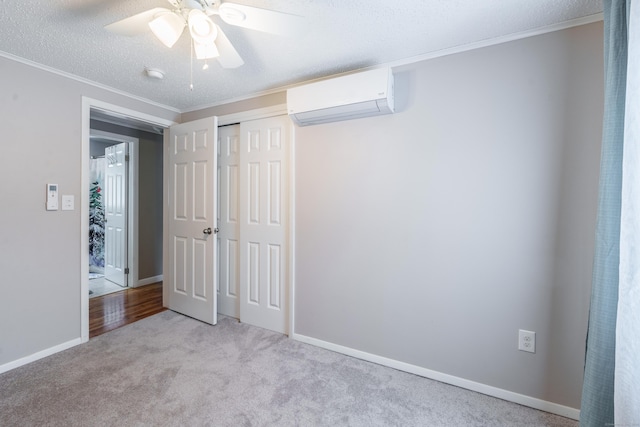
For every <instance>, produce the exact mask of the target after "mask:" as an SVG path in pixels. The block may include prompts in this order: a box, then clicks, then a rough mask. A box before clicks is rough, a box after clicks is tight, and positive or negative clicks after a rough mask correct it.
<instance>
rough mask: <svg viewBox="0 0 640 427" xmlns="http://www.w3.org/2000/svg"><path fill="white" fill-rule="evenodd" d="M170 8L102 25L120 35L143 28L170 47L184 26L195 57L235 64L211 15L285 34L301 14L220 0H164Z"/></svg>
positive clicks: (235, 54)
mask: <svg viewBox="0 0 640 427" xmlns="http://www.w3.org/2000/svg"><path fill="white" fill-rule="evenodd" d="M168 2H169V3H170V4H171V6H172V8H171V9H167V8H163V7H156V8H153V9H150V10H147V11H144V12H142V13H138V14H136V15H133V16H130V17H128V18H125V19H123V20H121V21H117V22H114V23H112V24H109V25H107V26H105V29H107V30H109V31H112V32H114V33H117V34H122V35H128V36H133V35H138V34H141V33H144V32H145V31H147V30H149V29H150V30H151V31H152V32H153V34H154V35H155V36H156V37H157V38H158V39H159V40H160V41H161V42H162V43H163V44H164V45H166V46H167V47H169V48H170V47H172V46H173V45H174V44H175V43H176V42H177V41H178V39H179V38H180V36H181V35H182V33H183V32H184V29H185V28H188V29H189V33H190V35H191V39H192V43H193V45H192V46H193V51H194V52H195V55H196V58H197V59H205V60H206V59H211V58H216V59H217V60H218V62H219V63H220V65H221V66H222V67H223V68H237V67H239V66H241V65H242V64H244V61H243V60H242V58H241V57H240V55H239V54H238V52H237V51H236V49H235V48H234V47H233V45H232V44H231V42H230V41H229V39H228V38H227V36H226V35H225V34H224V32H223V31H222V29H221V28H220V27H219V26H218V25H216V24H215V23H214V22H213V20H212V17H216V16H217V17H219V18H220V19H222V21H224V22H225V23H227V24H229V25H235V26H238V27H243V28H248V29H252V30H258V31H263V32H266V33H272V34H280V35H288V34H291V33H292V32H294V31H295V30H297V29H299V28H300V24H301V17H300V16H297V15H291V14H288V13H284V12H276V11H273V10H267V9H260V8H257V7H253V6H246V5H241V4H237V3H231V2H221V1H220V0H168Z"/></svg>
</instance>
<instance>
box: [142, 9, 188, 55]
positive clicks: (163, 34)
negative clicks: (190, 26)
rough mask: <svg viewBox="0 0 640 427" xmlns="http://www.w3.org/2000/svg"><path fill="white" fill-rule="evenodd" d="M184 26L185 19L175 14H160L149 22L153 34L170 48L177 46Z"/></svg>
mask: <svg viewBox="0 0 640 427" xmlns="http://www.w3.org/2000/svg"><path fill="white" fill-rule="evenodd" d="M184 25H185V22H184V19H183V18H182V17H181V16H179V15H177V14H175V13H173V12H163V13H160V14H158V15H157V16H156V17H155V18H154V19H153V20H152V21H151V22H149V28H151V31H152V32H153V34H154V35H155V36H156V37H157V38H158V40H160V41H161V42H162V43H163V44H164V45H165V46H167V47H169V48H170V47H172V46H173V45H174V44H176V42H177V41H178V39H179V38H180V36H181V35H182V32H183V31H184Z"/></svg>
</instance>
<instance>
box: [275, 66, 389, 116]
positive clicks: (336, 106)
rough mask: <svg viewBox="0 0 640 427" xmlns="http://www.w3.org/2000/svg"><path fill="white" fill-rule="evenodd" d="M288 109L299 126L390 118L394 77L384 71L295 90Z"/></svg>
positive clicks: (288, 91) (350, 76)
mask: <svg viewBox="0 0 640 427" xmlns="http://www.w3.org/2000/svg"><path fill="white" fill-rule="evenodd" d="M287 109H288V111H289V116H290V117H291V119H292V120H293V121H294V122H295V123H296V124H298V125H299V126H308V125H315V124H321V123H330V122H336V121H340V120H349V119H357V118H362V117H369V116H377V115H380V114H390V113H393V112H394V103H393V74H392V72H391V69H389V68H380V69H375V70H369V71H364V72H361V73H356V74H350V75H347V76H342V77H336V78H334V79H329V80H323V81H320V82H315V83H310V84H307V85H304V86H300V87H296V88H292V89H289V90H287Z"/></svg>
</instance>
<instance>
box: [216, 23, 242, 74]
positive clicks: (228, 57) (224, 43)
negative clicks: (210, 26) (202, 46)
mask: <svg viewBox="0 0 640 427" xmlns="http://www.w3.org/2000/svg"><path fill="white" fill-rule="evenodd" d="M216 46H218V51H219V52H220V56H218V57H217V58H216V59H217V60H218V62H219V63H220V65H222V68H238V67H239V66H241V65H242V64H244V61H243V60H242V58H241V57H240V54H238V51H237V50H236V49H235V48H234V47H233V45H232V44H231V42H230V41H229V39H228V38H227V36H226V35H225V34H224V32H222V29H221V28H220V27H218V37H216Z"/></svg>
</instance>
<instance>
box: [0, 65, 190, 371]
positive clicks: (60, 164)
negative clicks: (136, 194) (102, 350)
mask: <svg viewBox="0 0 640 427" xmlns="http://www.w3.org/2000/svg"><path fill="white" fill-rule="evenodd" d="M0 75H1V76H2V78H1V79H0V120H1V123H2V128H3V131H4V136H3V138H2V147H3V154H2V156H0V195H1V196H2V205H3V209H0V254H2V256H1V257H0V271H1V272H2V278H1V279H0V295H1V297H0V325H2V326H1V327H0V365H3V364H5V363H9V362H12V361H15V360H17V359H20V358H22V357H26V356H29V355H32V354H34V353H36V352H39V351H44V350H47V349H49V348H51V347H54V346H57V345H61V344H64V343H67V342H69V341H72V340H76V339H78V338H79V337H80V315H81V314H80V298H81V295H80V284H81V280H82V278H81V277H80V268H81V266H80V249H81V248H80V242H81V236H80V232H81V229H80V227H81V225H80V206H81V203H83V202H85V203H86V202H87V195H83V194H81V184H82V183H81V177H82V174H81V172H82V171H81V164H82V163H81V162H82V159H81V152H80V150H81V146H82V96H88V97H91V98H93V99H98V100H101V101H103V102H108V103H111V104H116V105H121V106H123V107H125V108H129V109H132V110H136V111H140V112H143V113H146V114H150V115H154V116H159V117H162V118H165V119H168V120H176V121H179V119H180V117H179V114H177V113H174V112H172V111H168V110H165V109H162V108H160V107H157V106H151V105H149V104H146V103H143V102H141V101H137V100H133V99H131V98H127V97H124V96H121V95H118V94H115V93H112V92H108V91H105V90H102V89H99V88H97V87H94V86H89V85H86V84H83V83H81V82H78V81H75V80H71V79H68V78H65V77H62V76H59V75H57V74H53V73H49V72H46V71H43V70H40V69H37V68H34V67H31V66H27V65H24V64H21V63H19V62H16V61H12V60H9V59H6V58H2V57H0ZM87 155H88V153H87ZM48 182H53V183H57V184H58V185H59V186H60V194H70V195H74V196H75V201H76V209H75V210H73V211H61V210H58V211H54V212H47V211H46V210H45V204H44V203H45V184H46V183H48ZM9 325H11V326H9Z"/></svg>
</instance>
